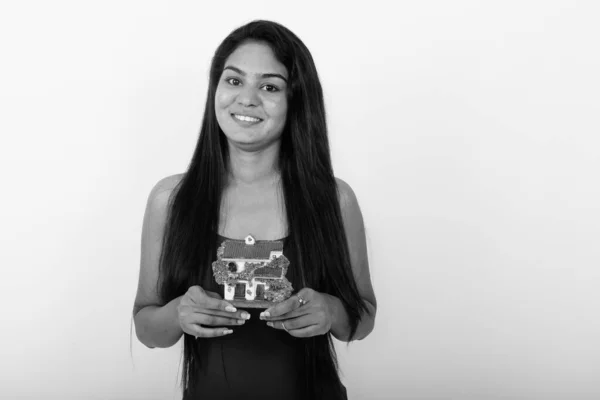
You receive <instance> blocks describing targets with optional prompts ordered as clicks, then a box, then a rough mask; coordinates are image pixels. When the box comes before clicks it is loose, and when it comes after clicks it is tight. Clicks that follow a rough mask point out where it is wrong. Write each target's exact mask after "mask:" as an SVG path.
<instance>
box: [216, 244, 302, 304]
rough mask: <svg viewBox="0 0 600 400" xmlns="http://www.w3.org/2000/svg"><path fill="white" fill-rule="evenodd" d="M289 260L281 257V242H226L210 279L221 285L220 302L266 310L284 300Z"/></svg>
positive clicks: (287, 293) (287, 294)
mask: <svg viewBox="0 0 600 400" xmlns="http://www.w3.org/2000/svg"><path fill="white" fill-rule="evenodd" d="M288 266H289V260H288V259H287V258H286V257H285V256H284V255H283V242H282V241H274V240H255V239H254V237H252V236H251V235H248V236H247V237H246V238H245V240H225V241H224V242H223V243H222V244H221V246H220V247H219V249H218V250H217V261H215V262H213V264H212V268H213V275H214V277H215V280H216V281H217V283H218V284H220V285H223V298H224V299H225V300H228V301H230V302H231V303H232V304H233V305H234V306H236V307H249V308H268V307H270V306H271V305H272V304H273V303H274V302H279V301H283V300H285V299H287V298H288V297H290V296H291V294H292V290H293V288H292V285H291V283H290V282H289V281H288V280H287V279H286V277H285V274H286V272H287V268H288Z"/></svg>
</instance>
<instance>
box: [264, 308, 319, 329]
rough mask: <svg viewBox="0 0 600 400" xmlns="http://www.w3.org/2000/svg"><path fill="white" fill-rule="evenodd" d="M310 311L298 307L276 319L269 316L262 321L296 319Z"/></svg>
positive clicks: (309, 309)
mask: <svg viewBox="0 0 600 400" xmlns="http://www.w3.org/2000/svg"><path fill="white" fill-rule="evenodd" d="M311 310H312V309H311V308H307V307H298V308H296V309H295V310H292V311H290V312H288V313H285V314H283V315H280V316H278V317H273V316H269V317H265V318H263V319H264V320H265V321H281V320H286V319H292V318H298V317H301V316H303V315H308V314H310V313H311ZM286 326H287V325H286Z"/></svg>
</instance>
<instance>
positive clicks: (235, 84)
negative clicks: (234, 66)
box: [225, 78, 242, 86]
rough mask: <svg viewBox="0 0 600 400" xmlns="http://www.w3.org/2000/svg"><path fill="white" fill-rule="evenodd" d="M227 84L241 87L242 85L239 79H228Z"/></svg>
mask: <svg viewBox="0 0 600 400" xmlns="http://www.w3.org/2000/svg"><path fill="white" fill-rule="evenodd" d="M225 82H227V83H229V84H230V85H232V86H239V85H240V84H241V83H242V82H240V80H239V79H237V78H227V79H225Z"/></svg>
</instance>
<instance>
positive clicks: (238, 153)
mask: <svg viewBox="0 0 600 400" xmlns="http://www.w3.org/2000/svg"><path fill="white" fill-rule="evenodd" d="M249 233H252V235H253V236H254V237H255V238H256V239H258V240H282V241H283V243H284V244H283V249H284V250H283V251H284V254H285V256H286V257H287V258H288V259H289V260H290V267H289V270H288V276H287V277H288V279H290V281H291V283H292V285H293V287H294V289H295V290H296V293H295V294H294V295H292V296H291V297H290V298H288V299H287V300H284V301H282V302H280V303H274V305H273V306H271V307H270V308H268V309H266V310H255V309H236V308H235V307H233V305H232V304H231V303H230V302H228V301H225V300H223V297H222V294H223V290H222V287H219V285H217V283H216V282H215V279H214V278H213V276H212V269H211V263H212V262H213V261H214V260H215V259H216V252H217V248H218V246H219V245H220V243H221V242H222V241H223V240H225V239H227V238H229V239H232V240H239V239H243V238H244V237H246V236H247V235H248V234H249ZM261 311H262V312H261ZM375 311H376V302H375V295H374V293H373V288H372V286H371V280H370V276H369V268H368V261H367V254H366V243H365V234H364V227H363V220H362V216H361V212H360V209H359V206H358V203H357V201H356V197H355V196H354V193H353V192H352V189H351V188H350V187H349V186H348V185H347V184H346V183H345V182H343V181H342V180H339V179H336V178H335V177H334V175H333V170H332V166H331V160H330V153H329V144H328V139H327V128H326V123H325V110H324V102H323V94H322V89H321V85H320V82H319V79H318V76H317V71H316V68H315V65H314V62H313V60H312V57H311V55H310V53H309V51H308V49H307V48H306V47H305V46H304V44H303V43H302V42H301V41H300V39H298V38H297V37H296V36H295V35H294V34H293V33H292V32H290V31H289V30H288V29H286V28H285V27H283V26H281V25H279V24H276V23H273V22H269V21H254V22H251V23H249V24H247V25H245V26H242V27H240V28H238V29H236V30H235V31H233V32H232V33H231V34H230V35H229V36H228V37H227V38H226V39H225V40H224V41H223V43H221V45H220V46H219V47H218V49H217V50H216V53H215V55H214V57H213V60H212V64H211V69H210V82H209V89H208V96H207V102H206V108H205V112H204V118H203V122H202V128H201V132H200V136H199V139H198V143H197V146H196V150H195V152H194V155H193V158H192V161H191V163H190V165H189V168H188V170H187V172H186V173H185V174H181V175H176V176H171V177H167V178H164V179H162V180H161V181H160V182H158V183H157V184H156V186H155V187H154V188H153V189H152V191H151V193H150V196H149V199H148V203H147V209H146V213H145V216H144V225H143V232H142V255H141V267H140V278H139V285H138V291H137V295H136V299H135V305H134V311H133V312H134V321H135V327H136V332H137V336H138V338H139V340H140V341H141V342H142V343H144V344H145V345H146V346H148V347H150V348H153V347H169V346H172V345H174V344H175V343H177V342H178V340H179V339H180V338H181V336H182V335H183V337H184V354H183V355H184V357H183V363H184V369H183V374H182V375H183V379H182V386H183V398H184V399H190V400H191V399H200V398H201V399H228V398H232V399H239V398H246V399H252V398H261V399H345V398H347V397H346V390H345V388H344V386H343V385H342V383H341V381H340V379H339V376H338V371H337V363H336V358H335V351H334V348H333V345H332V339H331V336H334V337H336V338H337V339H339V340H342V341H347V342H349V341H351V340H357V339H362V338H364V337H366V336H367V335H368V334H369V333H370V332H371V330H372V329H373V325H374V319H375Z"/></svg>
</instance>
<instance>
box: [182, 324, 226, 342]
mask: <svg viewBox="0 0 600 400" xmlns="http://www.w3.org/2000/svg"><path fill="white" fill-rule="evenodd" d="M191 326H192V329H191V333H190V332H188V333H190V335H192V336H194V337H195V338H196V339H198V338H213V337H219V336H225V335H229V334H231V333H233V330H232V329H229V328H207V327H204V326H200V325H191Z"/></svg>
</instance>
